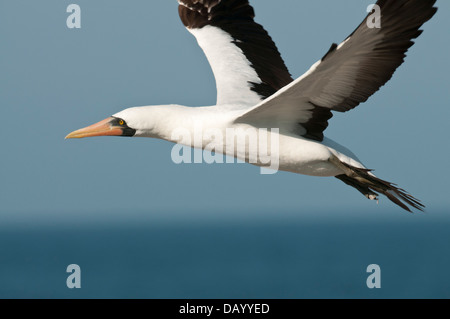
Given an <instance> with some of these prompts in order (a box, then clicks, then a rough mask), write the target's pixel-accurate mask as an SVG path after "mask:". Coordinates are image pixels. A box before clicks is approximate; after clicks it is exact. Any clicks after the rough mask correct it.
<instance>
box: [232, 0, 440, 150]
mask: <svg viewBox="0 0 450 319" xmlns="http://www.w3.org/2000/svg"><path fill="white" fill-rule="evenodd" d="M435 2H436V0H379V1H378V2H377V4H376V5H378V7H379V9H380V13H381V21H380V23H381V27H380V28H376V27H375V25H373V24H372V23H373V21H372V20H371V18H372V17H373V14H369V15H368V17H367V18H366V19H365V20H364V21H363V22H362V23H361V24H360V25H359V27H358V28H357V29H356V30H355V31H354V32H353V33H352V34H351V35H350V36H349V37H348V38H347V39H346V40H345V41H343V42H342V43H341V44H340V45H337V44H333V45H332V46H331V49H330V50H329V52H328V53H327V54H326V55H325V56H324V57H323V58H322V59H321V60H320V61H318V62H317V63H316V64H314V65H313V66H312V67H311V69H310V70H309V71H308V72H306V73H305V74H304V75H303V76H301V77H300V78H298V79H297V80H295V81H294V82H292V83H290V84H288V85H287V86H286V87H284V88H282V89H281V90H280V91H278V92H277V93H276V94H274V95H273V96H271V97H269V98H268V99H266V100H265V101H263V102H261V103H260V104H259V105H257V106H255V107H254V108H252V109H251V110H250V111H248V112H247V113H245V114H244V115H243V116H241V117H240V118H238V119H237V120H236V122H238V123H240V122H244V123H254V124H255V125H264V123H267V125H269V123H278V124H279V125H280V129H285V130H287V131H290V132H291V133H295V134H298V135H301V136H304V137H307V138H310V139H314V140H318V141H322V140H323V131H324V130H325V129H326V127H327V126H328V120H329V119H330V118H331V117H332V113H331V111H332V110H333V111H339V112H346V111H348V110H350V109H353V108H355V107H356V106H358V105H359V104H360V103H362V102H365V101H367V99H368V98H369V97H370V96H371V95H372V94H374V93H375V92H376V91H378V90H379V89H380V87H381V86H383V85H384V84H385V83H386V82H387V81H389V80H390V79H391V77H392V75H393V73H394V72H395V70H396V69H397V68H398V67H399V66H400V65H401V64H402V63H403V61H404V58H405V56H406V55H405V53H406V52H407V51H408V49H409V48H410V47H411V46H412V45H413V44H414V42H413V41H412V39H415V38H417V37H418V36H419V35H420V34H421V33H422V31H421V30H419V28H420V27H421V26H422V25H423V24H424V23H425V22H427V21H428V20H429V19H431V17H433V15H434V14H435V13H436V11H437V8H435V7H434V4H435ZM368 21H369V22H368ZM271 125H273V124H271ZM264 127H266V126H264Z"/></svg>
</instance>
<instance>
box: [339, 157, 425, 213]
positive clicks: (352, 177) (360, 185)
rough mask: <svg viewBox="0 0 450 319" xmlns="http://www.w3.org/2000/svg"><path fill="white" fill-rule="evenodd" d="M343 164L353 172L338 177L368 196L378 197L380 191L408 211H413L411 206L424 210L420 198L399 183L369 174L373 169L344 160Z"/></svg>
mask: <svg viewBox="0 0 450 319" xmlns="http://www.w3.org/2000/svg"><path fill="white" fill-rule="evenodd" d="M341 164H343V165H344V166H346V167H347V168H348V169H349V171H350V172H351V173H350V174H347V175H338V176H336V178H338V179H339V180H341V181H343V182H344V183H346V184H347V185H349V186H352V187H354V188H356V189H357V190H358V191H360V192H361V193H362V194H364V195H365V196H366V197H367V198H369V199H377V196H378V193H380V194H383V195H385V196H386V197H387V198H389V199H390V200H391V201H392V202H393V203H395V204H397V205H398V206H400V207H401V208H403V209H404V210H406V211H408V212H411V209H410V207H412V208H415V209H417V210H420V211H424V208H425V206H424V205H423V204H422V203H421V202H420V201H419V200H418V199H416V198H414V197H413V196H412V195H410V194H408V193H407V192H406V191H405V190H404V189H401V188H399V187H397V185H395V184H393V183H390V182H387V181H384V180H382V179H379V178H378V177H375V176H373V175H371V174H369V172H370V171H371V170H368V169H362V168H357V167H353V166H350V165H348V164H345V163H342V162H341ZM408 205H409V206H410V207H408Z"/></svg>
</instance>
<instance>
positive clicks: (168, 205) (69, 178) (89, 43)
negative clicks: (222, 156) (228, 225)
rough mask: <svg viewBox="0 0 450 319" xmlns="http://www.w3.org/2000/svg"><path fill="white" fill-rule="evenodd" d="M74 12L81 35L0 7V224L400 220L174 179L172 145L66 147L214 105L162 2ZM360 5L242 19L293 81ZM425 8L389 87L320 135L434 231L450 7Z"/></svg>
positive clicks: (197, 62) (322, 186)
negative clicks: (87, 132)
mask: <svg viewBox="0 0 450 319" xmlns="http://www.w3.org/2000/svg"><path fill="white" fill-rule="evenodd" d="M74 2H75V3H77V4H78V5H80V7H81V10H82V27H81V29H79V30H71V29H68V28H67V26H66V18H67V16H68V14H67V13H66V7H67V6H68V5H69V4H70V3H72V2H69V1H60V0H58V1H57V0H45V1H29V0H28V1H11V0H7V1H2V2H1V3H0V39H1V41H2V46H1V50H0V70H1V76H0V87H1V94H0V105H1V111H2V113H1V114H2V116H1V121H2V123H1V125H0V127H1V128H0V130H1V132H2V134H1V144H0V145H1V154H2V156H1V157H0V167H1V180H0V187H1V191H0V194H1V195H0V196H1V203H2V205H1V207H0V216H2V218H3V220H10V221H20V222H25V221H28V222H30V223H35V222H43V223H49V224H51V223H57V222H58V221H64V220H77V221H85V220H92V219H96V218H98V219H103V218H104V217H107V218H108V220H115V221H118V222H120V221H122V220H129V219H133V218H134V219H135V220H136V221H139V220H140V218H143V217H145V218H151V219H152V218H154V219H155V220H156V219H167V218H169V219H173V220H177V219H180V218H181V219H184V220H189V219H192V218H209V219H211V220H212V219H218V220H220V219H222V218H230V216H231V218H234V217H237V216H239V217H240V218H266V217H267V216H269V217H270V218H281V217H283V216H284V217H286V218H293V217H294V216H296V217H300V218H303V217H305V218H306V217H308V218H329V217H330V216H334V217H335V218H339V219H343V220H345V219H346V218H349V217H351V216H352V217H354V216H365V217H371V218H378V217H380V216H383V217H387V218H390V217H391V216H392V217H393V218H406V216H409V215H407V214H404V213H403V212H402V211H401V210H400V209H397V208H396V207H394V205H393V204H391V203H390V202H389V201H388V200H387V199H384V198H383V199H382V201H381V202H380V204H379V205H376V204H375V203H373V202H370V201H368V200H367V199H365V198H364V197H363V196H362V195H360V194H359V193H358V192H356V191H355V190H354V189H352V188H350V187H347V186H346V185H344V184H343V183H341V182H339V181H337V180H335V179H333V178H317V177H307V176H302V175H295V174H290V173H283V172H281V173H278V174H276V175H260V174H259V169H258V168H256V167H253V166H250V165H246V164H236V165H230V164H228V165H226V164H217V165H207V164H195V165H194V164H192V165H176V164H174V163H173V162H172V161H171V158H170V151H171V148H172V146H173V145H171V144H170V143H168V142H164V141H158V140H151V139H137V138H135V139H132V138H93V139H84V140H64V137H65V136H66V135H67V134H68V133H69V132H71V131H73V130H75V129H78V128H81V127H83V126H86V125H88V124H92V123H94V122H97V121H99V120H102V119H104V118H106V117H108V116H110V115H111V114H113V113H116V112H118V111H120V110H122V109H124V108H127V107H131V106H140V105H153V104H155V105H156V104H171V103H176V104H184V105H190V106H195V105H199V106H200V105H212V104H214V102H215V95H216V93H215V83H214V78H213V76H212V72H211V70H210V68H209V65H208V63H207V61H206V58H205V57H204V55H203V53H202V51H201V50H200V48H199V47H198V46H197V44H196V41H195V39H194V38H193V37H192V36H191V35H190V34H189V33H188V32H187V31H186V30H185V29H184V27H183V25H182V24H181V22H180V21H179V18H178V14H177V2H176V1H175V0H173V1H167V0H152V1H144V0H135V1H132V2H129V1H118V0H109V1H105V0H97V1H87V0H78V1H74ZM371 2H373V1H360V0H345V1H332V0H328V1H325V0H322V1H294V0H279V1H277V4H276V6H275V5H274V4H273V1H264V0H258V1H253V5H254V8H255V10H256V15H257V16H256V20H257V21H258V22H259V23H261V24H263V25H264V26H265V28H266V30H268V31H269V33H270V34H271V36H272V37H273V39H274V40H275V42H276V43H277V45H278V48H279V50H280V51H281V53H282V55H283V57H284V59H285V62H286V64H287V66H288V67H289V68H290V71H291V73H292V74H293V76H294V77H298V76H300V75H302V74H303V73H304V72H305V71H306V70H307V69H308V68H309V67H310V66H311V65H312V64H313V63H314V62H315V61H317V60H318V59H320V58H321V57H322V56H323V54H324V53H325V52H326V51H327V50H328V49H329V47H330V45H331V43H333V42H340V41H342V40H343V39H345V38H346V37H347V36H348V35H349V34H350V33H351V32H352V31H353V30H354V28H355V27H356V26H357V25H358V24H359V23H360V22H361V21H362V19H363V18H364V16H365V15H366V8H367V5H368V4H370V3H371ZM438 6H439V12H438V13H437V15H436V16H435V17H434V18H433V20H432V21H430V22H428V23H427V24H426V25H425V26H424V30H425V32H424V33H423V35H422V36H421V37H420V38H419V39H418V40H417V43H416V44H415V45H414V46H413V48H412V49H411V50H410V52H409V53H408V57H407V59H406V63H404V64H403V65H402V67H401V68H400V69H399V70H398V71H397V73H396V74H395V76H394V78H393V79H392V80H391V81H390V82H389V83H388V84H387V86H386V87H384V88H382V90H381V91H380V92H378V93H377V94H376V95H374V96H373V97H372V98H371V99H370V100H369V101H368V102H367V103H364V104H362V105H360V106H359V107H358V108H357V109H355V110H353V111H351V112H349V113H346V114H335V117H334V118H333V119H332V120H331V121H330V126H329V128H328V130H327V131H326V135H327V136H329V137H331V138H333V139H334V140H336V141H338V142H340V143H341V144H343V145H345V146H347V147H348V148H350V149H351V150H352V151H354V152H355V153H356V154H357V155H358V157H359V158H360V159H361V160H362V161H363V162H364V163H365V164H366V165H367V166H368V167H370V168H374V169H376V173H377V175H378V176H379V177H381V178H383V179H387V180H389V181H392V182H395V183H397V184H398V185H399V186H401V187H402V188H405V189H406V190H408V191H409V192H411V193H412V194H413V195H414V196H416V197H418V198H420V199H421V200H422V201H423V202H424V203H425V204H426V206H427V207H428V212H429V215H428V216H431V218H434V217H436V216H444V215H446V208H447V207H449V204H450V199H449V196H448V195H447V190H448V177H449V175H450V174H449V173H450V170H449V165H448V161H449V160H448V159H449V155H450V153H449V147H448V145H449V144H448V133H447V130H446V128H447V126H448V119H449V116H450V110H449V105H448V103H449V95H450V90H449V89H450V82H449V80H448V74H449V73H450V63H449V61H448V52H449V50H450V42H449V41H448V38H449V33H448V32H449V31H448V30H450V18H449V16H448V12H449V11H450V3H449V2H448V1H438ZM394 216H395V217H394ZM400 216H401V217H400ZM419 218H420V217H419Z"/></svg>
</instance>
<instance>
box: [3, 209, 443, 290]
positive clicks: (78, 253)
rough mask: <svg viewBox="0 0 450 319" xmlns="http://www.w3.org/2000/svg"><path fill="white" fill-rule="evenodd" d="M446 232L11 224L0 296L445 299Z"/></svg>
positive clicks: (355, 225) (331, 223)
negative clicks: (73, 280)
mask: <svg viewBox="0 0 450 319" xmlns="http://www.w3.org/2000/svg"><path fill="white" fill-rule="evenodd" d="M393 214H397V215H398V214H399V212H398V211H396V212H395V213H393ZM449 229H450V221H449V220H448V219H447V220H436V219H433V220H428V219H427V217H426V216H425V217H421V218H414V217H411V218H410V217H406V218H404V219H403V218H400V219H399V218H396V219H394V220H393V221H389V220H387V219H386V218H383V219H382V220H376V219H374V218H371V219H369V220H364V219H357V220H351V219H348V218H347V219H345V218H343V219H339V218H331V219H330V220H327V219H326V218H323V219H318V220H314V219H301V218H298V219H295V218H291V219H290V218H284V219H281V220H277V219H276V218H271V219H257V220H252V218H249V219H247V220H238V221H235V222H233V221H232V220H231V219H228V220H222V221H219V220H218V221H214V220H213V219H209V220H208V221H206V222H201V221H199V220H193V221H187V220H184V221H182V222H178V223H177V222H174V221H166V222H162V221H155V220H152V219H151V218H149V219H144V220H143V221H138V220H132V221H129V222H123V221H122V222H120V219H119V220H113V221H104V222H102V221H101V220H99V221H96V222H93V223H74V224H70V223H67V224H63V223H62V224H54V225H52V224H51V223H48V224H44V225H32V224H26V225H24V224H20V225H19V224H17V225H15V224H14V223H7V224H3V225H2V227H1V229H0V230H1V231H0V298H158V299H160V298H169V299H173V298H180V299H198V298H210V299H216V298H224V299H229V298H235V299H236V298H237V299H241V298H242V299H247V298H251V299H272V298H274V299H279V298H283V299H285V298H287V299H297V298H449V297H450V272H449V267H450V247H449V244H450V232H449ZM70 264H76V265H79V267H80V277H79V279H80V284H81V288H79V289H77V288H74V289H69V288H68V287H67V284H66V280H67V278H68V276H69V275H71V274H70V273H68V272H66V270H67V266H68V265H70ZM371 264H376V265H378V266H379V267H380V277H379V279H380V284H381V288H373V289H370V288H368V286H367V283H366V281H367V278H368V276H370V275H371V273H368V272H367V267H368V266H369V265H371Z"/></svg>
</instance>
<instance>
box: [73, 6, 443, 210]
mask: <svg viewBox="0 0 450 319" xmlns="http://www.w3.org/2000/svg"><path fill="white" fill-rule="evenodd" d="M178 2H179V14H180V18H181V20H182V22H183V24H184V25H185V26H186V28H187V29H188V30H189V31H190V32H191V33H192V34H193V35H194V36H195V37H196V39H197V41H198V44H199V45H200V47H201V48H202V49H203V51H204V53H205V55H206V57H207V58H208V61H209V63H210V65H211V67H212V70H213V73H214V76H215V79H216V86H217V103H216V105H214V106H208V107H186V106H181V105H164V106H145V107H133V108H128V109H125V110H123V111H121V112H119V113H117V114H114V115H113V116H112V117H111V118H108V119H106V120H104V121H101V122H99V123H97V124H94V125H93V126H90V127H87V128H85V129H81V130H78V131H75V132H73V133H71V134H69V136H68V138H80V137H88V136H101V135H119V136H141V137H151V138H160V139H164V140H167V141H171V142H174V143H177V144H181V145H186V146H189V147H194V148H201V149H208V150H211V151H213V152H214V153H221V154H225V155H228V156H231V157H236V158H239V159H241V160H244V161H246V162H249V163H251V164H254V165H258V166H265V167H270V168H274V167H273V165H272V164H273V161H274V160H276V162H277V163H276V164H277V165H276V167H275V169H278V170H283V171H288V172H293V173H298V174H304V175H311V176H335V177H337V178H338V179H340V180H342V181H343V182H345V183H346V184H348V185H350V186H352V187H354V188H356V189H357V190H358V191H360V192H361V193H363V194H364V195H365V196H366V197H368V198H369V199H377V196H378V193H381V194H384V195H386V196H387V197H388V198H389V199H390V200H391V201H393V202H394V203H395V204H397V205H399V206H401V207H402V208H404V209H405V210H408V211H410V208H409V207H412V208H416V209H419V210H422V209H423V207H424V206H423V205H422V204H421V203H420V202H419V201H418V200H416V199H415V198H414V197H412V196H411V195H409V194H407V193H406V192H405V191H404V190H402V189H400V188H397V187H396V186H395V185H394V184H392V183H389V182H386V181H383V180H381V179H379V178H377V177H375V175H373V174H372V173H371V171H370V170H368V169H366V168H365V167H364V165H363V164H362V163H361V161H359V159H358V158H357V157H356V156H355V155H354V154H353V153H352V152H351V151H349V150H348V149H347V148H345V147H344V146H342V145H340V144H338V143H336V142H334V141H333V140H331V139H328V138H326V137H325V136H324V131H325V129H326V128H327V126H328V120H330V119H331V117H332V111H338V112H346V111H349V110H351V109H353V108H355V107H356V106H358V105H359V104H360V103H362V102H365V101H366V100H367V99H368V98H369V97H370V96H371V95H372V94H374V93H375V92H376V91H378V90H379V88H380V87H381V86H383V85H384V84H385V83H386V82H387V81H388V80H389V79H390V78H391V77H392V75H393V73H394V72H395V70H396V69H397V68H398V67H399V66H400V65H401V64H402V63H403V60H404V57H405V53H406V52H407V50H408V49H409V48H410V47H411V46H412V44H413V42H412V39H414V38H417V37H418V36H419V35H420V34H421V30H419V28H420V27H421V26H422V25H423V24H424V23H425V22H426V21H428V20H429V19H430V18H431V17H432V16H433V15H434V14H435V12H436V10H437V9H436V8H435V7H434V3H435V2H436V0H379V1H378V2H377V6H378V9H379V13H380V16H378V17H375V19H381V23H382V25H381V27H380V28H378V27H376V26H373V25H372V26H371V24H370V23H368V22H369V19H372V17H371V15H370V14H369V16H368V17H367V18H366V19H365V20H364V21H363V22H362V23H361V25H360V26H359V27H358V28H357V29H356V30H355V31H354V32H353V33H352V34H351V35H350V36H349V37H347V38H346V39H345V40H344V41H343V42H342V43H341V44H339V45H338V44H333V45H332V46H331V48H330V50H329V51H328V52H327V53H326V54H325V55H324V57H323V58H322V59H321V60H319V61H318V62H317V63H315V64H314V65H313V66H312V67H311V68H310V70H308V71H307V72H306V73H305V74H304V75H303V76H301V77H299V78H297V79H296V80H294V79H293V78H292V77H291V75H290V73H289V71H288V70H287V68H286V66H285V64H284V62H283V60H282V58H281V55H280V53H279V52H278V49H277V48H276V46H275V44H274V42H273V41H272V39H271V38H270V36H269V35H268V34H267V32H266V31H265V30H264V29H263V28H262V26H261V25H259V24H257V23H256V22H255V21H254V11H253V8H252V7H251V6H250V4H249V3H248V0H178ZM376 13H377V10H375V14H376ZM377 21H378V22H379V21H380V20H377ZM263 155H264V156H263ZM268 159H269V160H268ZM408 206H409V207H408Z"/></svg>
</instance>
